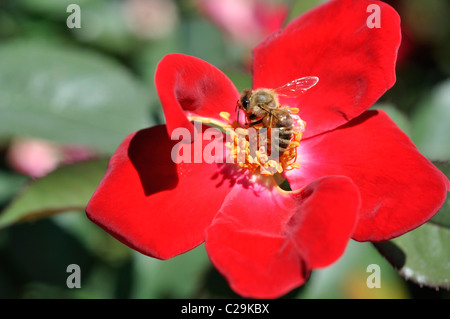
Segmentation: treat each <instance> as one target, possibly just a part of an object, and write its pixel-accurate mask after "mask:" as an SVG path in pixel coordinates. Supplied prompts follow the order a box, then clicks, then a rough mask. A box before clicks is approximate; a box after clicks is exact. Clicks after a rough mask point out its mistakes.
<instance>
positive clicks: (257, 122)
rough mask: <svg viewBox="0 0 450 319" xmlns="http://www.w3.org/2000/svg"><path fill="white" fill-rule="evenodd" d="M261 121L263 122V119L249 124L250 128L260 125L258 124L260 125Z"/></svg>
mask: <svg viewBox="0 0 450 319" xmlns="http://www.w3.org/2000/svg"><path fill="white" fill-rule="evenodd" d="M262 121H263V119H259V120H257V121H253V122H251V123H250V126H254V125H256V124H260V123H262Z"/></svg>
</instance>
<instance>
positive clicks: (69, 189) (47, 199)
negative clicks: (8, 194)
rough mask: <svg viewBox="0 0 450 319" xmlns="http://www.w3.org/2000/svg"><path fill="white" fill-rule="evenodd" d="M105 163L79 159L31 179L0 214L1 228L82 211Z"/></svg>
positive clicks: (102, 173) (100, 176)
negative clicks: (68, 212) (33, 180)
mask: <svg viewBox="0 0 450 319" xmlns="http://www.w3.org/2000/svg"><path fill="white" fill-rule="evenodd" d="M106 166H107V161H106V160H92V161H86V162H79V163H76V164H73V165H67V166H63V167H61V168H59V169H57V170H55V171H53V172H52V173H50V174H48V175H47V176H45V177H43V178H41V179H38V180H36V181H35V182H32V183H31V184H30V185H28V186H27V187H25V188H24V189H23V190H22V191H21V193H20V194H19V195H18V196H17V197H16V198H15V199H14V200H13V202H12V203H11V204H10V205H9V206H8V207H7V208H6V209H5V211H3V212H2V213H1V214H0V228H3V227H6V226H9V225H12V224H14V223H16V222H20V221H24V220H33V219H37V218H41V217H46V216H49V215H51V214H55V213H60V212H64V211H74V210H79V211H84V209H85V207H86V204H87V202H88V201H89V199H90V198H91V196H92V194H93V193H94V191H95V188H96V187H97V186H98V183H99V182H100V180H101V178H102V176H103V175H104V173H105V170H106Z"/></svg>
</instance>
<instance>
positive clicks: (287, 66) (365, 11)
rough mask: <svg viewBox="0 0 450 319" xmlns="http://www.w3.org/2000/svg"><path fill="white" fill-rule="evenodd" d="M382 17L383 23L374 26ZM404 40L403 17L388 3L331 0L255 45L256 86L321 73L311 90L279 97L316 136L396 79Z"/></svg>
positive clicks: (276, 84)
mask: <svg viewBox="0 0 450 319" xmlns="http://www.w3.org/2000/svg"><path fill="white" fill-rule="evenodd" d="M372 10H376V11H372ZM375 15H376V16H375ZM377 18H378V19H379V22H380V23H381V24H380V28H377V27H373V28H371V26H373V19H377ZM400 39H401V31H400V18H399V16H398V14H397V13H396V12H395V10H394V9H392V8H391V7H390V6H389V5H387V4H385V3H383V2H381V1H366V0H362V1H355V0H332V1H328V2H326V3H324V4H323V5H321V6H319V7H317V8H315V9H313V10H312V11H309V12H307V13H306V14H304V15H302V16H300V17H298V18H297V19H295V20H293V21H292V22H291V23H289V24H288V25H287V26H286V28H285V29H284V30H282V31H280V32H278V33H276V34H274V35H273V36H271V37H269V38H268V39H267V40H266V41H264V42H262V43H261V44H260V45H259V46H257V47H256V48H255V50H254V60H253V80H254V82H253V87H254V88H260V87H266V88H277V87H279V86H282V85H284V84H285V83H288V82H290V81H292V80H294V79H297V78H301V77H305V76H317V77H319V79H320V81H319V83H318V84H317V85H316V86H314V87H313V88H311V89H310V90H309V91H307V92H306V93H303V94H302V95H300V96H298V97H294V98H280V101H281V102H282V104H286V105H289V106H291V107H297V108H299V109H300V113H299V114H300V116H301V118H302V119H303V120H305V121H306V123H307V129H306V131H305V133H304V137H305V138H306V137H310V136H313V135H317V134H319V133H322V132H325V131H328V130H331V129H334V128H336V127H338V126H340V125H342V124H345V123H346V122H348V121H349V120H351V119H352V118H354V117H356V116H358V115H360V114H361V113H362V112H364V111H365V110H367V109H368V108H369V107H371V106H372V105H373V104H374V103H375V101H377V100H378V98H379V97H380V96H381V95H382V94H383V93H384V92H385V91H386V90H388V89H389V88H390V87H391V86H392V85H393V84H394V83H395V61H396V57H397V51H398V47H399V45H400ZM323 119H326V121H324V120H323Z"/></svg>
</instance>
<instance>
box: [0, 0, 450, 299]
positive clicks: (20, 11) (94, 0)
mask: <svg viewBox="0 0 450 319" xmlns="http://www.w3.org/2000/svg"><path fill="white" fill-rule="evenodd" d="M321 2H324V1H319V0H292V1H287V0H286V1H282V0H279V1H276V0H177V1H176V0H122V1H118V0H78V1H73V0H0V210H1V212H0V298H229V297H233V298H237V297H238V296H237V295H235V294H234V293H233V292H232V291H231V290H230V288H229V287H228V285H227V283H226V281H225V280H224V279H223V278H222V277H221V275H220V274H219V273H218V272H217V271H216V270H215V269H214V268H213V267H212V265H211V264H210V262H209V260H208V257H207V255H206V253H205V251H204V247H203V245H202V246H200V247H198V248H196V249H194V250H193V251H191V252H189V253H186V254H184V255H181V256H178V257H175V258H173V259H171V260H168V261H159V260H155V259H152V258H148V257H145V256H143V255H141V254H139V253H137V252H134V251H132V250H131V249H129V248H128V247H126V246H124V245H122V244H121V243H119V242H118V241H116V240H114V239H112V238H111V237H110V236H109V235H107V234H106V233H105V232H103V231H102V230H101V229H99V228H98V227H97V226H95V225H94V224H92V223H91V222H90V221H88V220H87V218H86V217H85V215H84V212H83V211H84V207H85V205H86V203H87V201H88V200H89V198H90V196H91V195H92V193H93V191H94V190H95V188H96V186H97V185H98V182H99V181H100V179H101V177H102V176H103V174H104V171H105V168H106V164H107V160H108V158H109V156H110V155H111V154H112V153H113V152H114V150H115V148H116V147H117V146H118V145H119V143H120V142H121V141H122V140H123V139H124V138H125V136H126V135H128V134H129V133H131V132H133V131H136V130H139V129H142V128H146V127H149V126H153V125H155V124H160V123H163V122H164V117H163V114H162V111H161V108H160V104H159V100H158V97H157V95H156V92H155V88H154V84H153V76H154V72H155V68H156V65H157V63H158V62H159V60H160V59H161V58H162V57H163V56H164V55H165V54H168V53H172V52H181V53H184V54H189V55H193V56H197V57H199V58H202V59H204V60H206V61H208V62H210V63H212V64H213V65H215V66H217V67H218V68H219V69H221V70H223V71H224V72H225V73H226V74H227V75H228V76H229V77H230V78H231V80H232V81H233V82H234V83H235V85H236V87H237V88H238V90H242V89H244V88H247V87H250V86H251V76H250V63H251V49H252V47H253V46H254V45H255V44H257V43H259V42H260V41H261V40H262V39H264V38H265V37H266V36H267V35H268V34H270V33H271V32H273V31H274V30H277V29H278V28H280V27H282V26H284V25H285V24H286V23H287V22H288V21H289V20H291V19H292V18H293V17H296V16H298V15H299V14H301V13H303V12H304V11H306V10H308V9H310V8H312V7H314V6H316V5H318V4H319V3H321ZM387 2H388V3H390V4H391V5H392V6H394V7H395V8H396V9H397V11H398V12H399V14H400V16H401V17H402V33H403V42H402V46H401V48H400V52H399V58H398V65H397V83H396V85H395V86H394V88H393V89H391V90H390V91H389V92H387V93H386V94H385V95H384V96H383V97H382V99H381V100H380V101H379V103H378V104H377V105H375V106H374V108H382V109H384V110H386V111H387V112H388V114H389V115H390V116H391V117H392V118H393V119H394V120H395V121H396V122H397V124H398V125H399V126H400V127H401V128H402V129H403V130H404V131H405V132H406V133H407V134H408V135H409V136H410V137H411V138H412V140H413V141H414V143H415V144H416V145H417V146H418V148H419V149H420V150H421V152H422V153H423V154H424V155H425V156H427V157H428V158H429V159H430V160H432V161H434V162H435V163H436V165H438V167H439V168H440V169H442V170H443V171H444V172H446V173H447V174H449V165H448V161H449V160H450V138H449V137H450V125H449V123H450V59H449V58H450V41H449V40H450V19H449V15H450V2H448V1H444V0H406V1H394V0H392V1H387ZM72 3H75V4H77V5H78V6H79V8H80V9H81V28H76V22H77V20H76V18H77V17H76V14H77V8H73V7H71V9H70V10H67V9H68V6H69V4H72ZM68 25H74V26H75V27H74V28H69V27H68ZM449 216H450V203H449V200H447V203H446V204H445V206H444V208H443V210H442V211H441V212H440V213H439V214H438V216H437V217H436V218H434V219H433V221H432V222H431V223H430V224H429V225H425V226H426V227H425V226H424V227H423V228H422V227H421V230H420V231H418V232H414V233H413V234H408V236H409V237H404V236H402V237H403V238H400V239H399V240H398V241H394V242H393V243H394V244H395V245H396V247H397V250H398V249H401V250H402V251H403V254H404V255H406V256H408V259H407V261H406V264H405V262H404V261H403V263H401V264H400V265H399V264H398V263H397V264H396V263H395V253H392V250H390V247H386V246H384V247H374V245H372V244H371V243H357V242H351V243H350V245H349V247H348V248H347V251H346V253H345V255H344V257H343V258H342V259H340V260H339V261H338V262H337V263H336V264H334V265H332V266H331V267H328V268H326V269H324V270H319V271H315V272H313V274H312V277H311V279H310V281H309V282H308V283H307V284H306V285H304V286H303V287H301V288H299V289H296V290H294V291H292V292H291V293H289V294H288V295H286V296H285V298H449V297H450V293H449V291H448V290H446V289H444V288H443V287H445V286H447V287H449V286H450V247H449V246H448V245H449V243H450V217H449ZM380 251H382V252H383V253H384V254H385V255H386V256H388V259H386V258H385V257H383V256H382V255H380V253H379V252H380ZM428 254H429V255H428ZM409 256H411V258H409ZM388 260H389V262H388ZM391 263H393V264H394V265H396V267H397V268H399V270H400V271H397V270H396V269H395V268H394V267H393V266H392V265H391ZM70 264H77V265H79V266H80V269H81V288H79V289H77V288H74V289H69V288H68V287H67V286H66V279H67V277H68V276H69V275H70V274H69V273H67V272H66V269H67V266H68V265H70ZM370 264H378V265H379V266H380V268H381V288H375V289H369V288H368V287H367V285H366V279H367V277H368V276H369V275H370V273H368V272H367V267H368V266H369V265H370ZM405 277H407V278H408V279H407V280H406V279H405ZM424 278H425V279H424ZM428 286H433V287H434V286H440V287H441V288H433V287H428Z"/></svg>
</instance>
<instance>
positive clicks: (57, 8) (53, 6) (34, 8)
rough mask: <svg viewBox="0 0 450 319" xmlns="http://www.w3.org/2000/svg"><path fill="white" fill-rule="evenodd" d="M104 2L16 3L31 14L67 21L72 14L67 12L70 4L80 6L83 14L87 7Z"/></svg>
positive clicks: (37, 0) (39, 0)
mask: <svg viewBox="0 0 450 319" xmlns="http://www.w3.org/2000/svg"><path fill="white" fill-rule="evenodd" d="M103 1H105V0H77V1H73V0H16V1H15V2H17V4H18V5H20V6H22V7H23V8H26V9H28V10H30V11H31V12H35V13H39V14H43V15H46V16H50V17H52V18H60V19H64V20H65V19H66V18H67V17H68V16H69V15H70V14H71V12H66V11H67V7H68V6H69V5H70V4H77V5H79V6H80V8H81V11H82V12H83V8H84V7H85V6H87V5H90V4H92V3H99V2H103Z"/></svg>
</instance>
